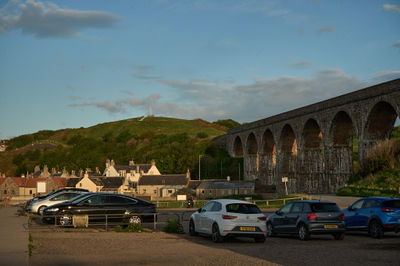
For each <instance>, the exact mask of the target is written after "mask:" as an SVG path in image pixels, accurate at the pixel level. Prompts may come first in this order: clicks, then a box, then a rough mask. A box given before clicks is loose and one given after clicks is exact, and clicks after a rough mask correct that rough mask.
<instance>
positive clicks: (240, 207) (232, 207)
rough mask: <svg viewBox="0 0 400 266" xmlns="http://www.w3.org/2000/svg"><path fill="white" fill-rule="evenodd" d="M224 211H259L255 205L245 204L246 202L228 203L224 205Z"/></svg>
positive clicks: (245, 212) (248, 212)
mask: <svg viewBox="0 0 400 266" xmlns="http://www.w3.org/2000/svg"><path fill="white" fill-rule="evenodd" d="M226 211H227V212H234V213H244V214H252V213H261V211H260V209H259V208H258V207H257V205H254V204H247V203H232V204H228V205H226Z"/></svg>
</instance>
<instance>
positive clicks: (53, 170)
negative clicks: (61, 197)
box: [51, 167, 57, 175]
mask: <svg viewBox="0 0 400 266" xmlns="http://www.w3.org/2000/svg"><path fill="white" fill-rule="evenodd" d="M51 174H52V175H55V174H57V171H56V168H54V167H53V168H51Z"/></svg>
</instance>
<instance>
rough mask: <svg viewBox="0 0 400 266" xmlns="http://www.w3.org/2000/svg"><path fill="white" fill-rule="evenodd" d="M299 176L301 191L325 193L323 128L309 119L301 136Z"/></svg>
mask: <svg viewBox="0 0 400 266" xmlns="http://www.w3.org/2000/svg"><path fill="white" fill-rule="evenodd" d="M301 138H302V140H301V143H302V149H301V154H300V155H299V169H298V176H299V180H300V191H302V192H307V193H322V192H324V182H323V181H324V180H323V179H324V148H323V142H322V131H321V127H320V126H319V124H318V123H317V121H316V120H315V119H312V118H310V119H308V120H307V122H306V123H305V125H304V127H303V131H302V135H301Z"/></svg>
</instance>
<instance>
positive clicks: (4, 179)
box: [0, 177, 7, 185]
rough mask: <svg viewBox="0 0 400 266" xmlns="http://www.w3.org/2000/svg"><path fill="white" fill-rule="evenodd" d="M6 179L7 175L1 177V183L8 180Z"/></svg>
mask: <svg viewBox="0 0 400 266" xmlns="http://www.w3.org/2000/svg"><path fill="white" fill-rule="evenodd" d="M6 179H7V178H6V177H1V178H0V185H1V184H3V183H4V181H6Z"/></svg>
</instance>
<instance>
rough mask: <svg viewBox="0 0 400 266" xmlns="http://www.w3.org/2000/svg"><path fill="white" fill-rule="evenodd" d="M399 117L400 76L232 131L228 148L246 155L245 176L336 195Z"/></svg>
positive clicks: (280, 189) (280, 187)
mask: <svg viewBox="0 0 400 266" xmlns="http://www.w3.org/2000/svg"><path fill="white" fill-rule="evenodd" d="M399 115H400V79H396V80H392V81H389V82H385V83H381V84H378V85H375V86H371V87H368V88H365V89H362V90H358V91H355V92H352V93H348V94H345V95H342V96H338V97H335V98H332V99H328V100H325V101H322V102H319V103H315V104H312V105H309V106H305V107H302V108H298V109H295V110H292V111H289V112H285V113H282V114H279V115H275V116H271V117H268V118H265V119H261V120H258V121H255V122H251V123H248V124H245V125H242V126H239V127H236V128H233V129H230V130H229V131H228V133H227V135H226V136H225V146H226V149H227V151H228V152H229V154H230V155H231V156H233V157H243V161H244V178H245V180H255V181H257V182H258V183H259V184H262V185H275V186H276V188H277V191H278V192H280V193H282V192H283V191H284V185H283V183H282V182H281V178H282V177H288V179H289V182H288V191H289V193H299V192H305V193H335V192H337V190H338V189H339V188H341V187H343V186H344V184H345V183H346V182H347V180H348V178H349V177H350V175H351V174H352V173H353V145H354V144H353V139H354V138H356V139H357V140H358V163H359V164H360V163H362V161H363V158H364V157H365V154H366V152H368V150H369V149H370V148H371V147H372V146H373V145H374V144H376V143H377V142H378V141H379V140H383V139H385V138H389V137H390V135H391V131H392V129H393V125H394V123H395V121H396V119H397V117H398V116H399Z"/></svg>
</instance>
